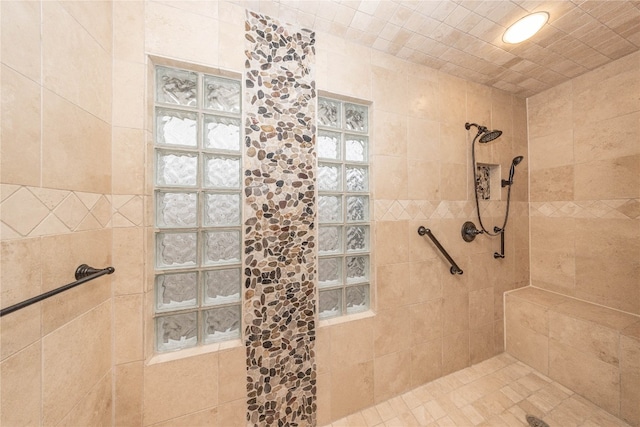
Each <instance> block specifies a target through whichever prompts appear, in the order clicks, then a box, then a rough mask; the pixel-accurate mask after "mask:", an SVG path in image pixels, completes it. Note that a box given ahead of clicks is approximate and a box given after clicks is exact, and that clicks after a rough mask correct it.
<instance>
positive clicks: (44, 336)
mask: <svg viewBox="0 0 640 427" xmlns="http://www.w3.org/2000/svg"><path fill="white" fill-rule="evenodd" d="M0 9H1V11H0V12H1V18H0V19H1V22H0V27H1V32H2V34H1V36H2V43H1V44H0V45H1V46H2V47H1V58H2V60H1V62H2V64H1V67H2V70H1V77H0V85H1V91H2V106H1V113H2V118H1V125H2V156H1V164H0V184H1V187H0V194H1V198H0V202H1V206H0V209H2V217H1V221H2V224H1V226H2V228H1V230H0V233H1V236H0V238H1V239H0V240H1V241H0V245H1V247H2V256H1V266H0V269H1V271H2V282H1V287H0V298H1V301H2V307H3V308H4V307H7V306H10V305H13V304H15V303H18V302H20V301H22V300H24V299H27V298H30V297H33V296H36V295H38V294H40V293H42V292H45V291H49V290H51V289H53V288H56V287H58V286H62V285H64V284H66V283H69V282H72V281H73V280H74V271H75V269H76V267H78V265H80V264H83V263H87V264H89V265H92V266H94V267H106V266H108V265H110V264H111V262H112V258H111V245H112V201H113V199H112V197H111V120H112V118H111V111H112V98H111V79H112V67H111V55H112V46H111V35H112V31H111V4H110V3H109V2H56V1H52V2H17V1H16V2H13V1H9V2H2V4H1V5H0ZM123 206H124V205H121V207H123ZM127 213H128V211H127ZM129 214H130V213H129ZM111 311H112V299H111V276H106V277H101V278H99V279H97V280H95V281H93V282H91V283H88V284H85V285H82V286H80V287H77V288H74V289H72V290H69V291H67V292H65V293H63V294H61V295H58V296H55V297H53V298H50V299H48V300H46V301H43V302H40V303H37V304H35V305H32V306H29V307H27V308H25V309H23V310H20V311H18V312H14V313H12V314H9V315H7V316H5V317H3V318H2V320H1V321H0V341H1V342H0V348H1V352H0V360H1V361H0V375H1V378H0V384H1V385H0V387H1V390H0V395H1V398H0V424H2V425H11V426H14V425H15V426H18V425H58V424H60V425H106V424H111V423H112V409H113V399H112V391H111V389H112V365H113V361H112V356H111V351H112V339H111V335H112V331H113V330H112V315H111Z"/></svg>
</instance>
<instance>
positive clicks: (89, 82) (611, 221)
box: [0, 1, 640, 426]
mask: <svg viewBox="0 0 640 427" xmlns="http://www.w3.org/2000/svg"><path fill="white" fill-rule="evenodd" d="M1 7H2V15H1V18H0V19H2V28H3V35H2V36H3V41H4V38H5V37H10V38H12V39H15V40H18V38H19V39H20V43H3V44H2V77H1V78H2V90H3V105H2V129H3V153H2V199H1V200H2V227H3V228H2V301H3V302H2V304H3V306H5V305H9V304H11V303H13V302H17V301H18V300H21V299H23V298H25V297H28V296H30V295H32V294H37V293H40V292H41V291H46V290H48V289H50V288H51V287H54V286H56V285H58V284H61V283H65V282H67V281H68V280H67V278H68V274H69V272H70V271H72V270H73V269H74V268H75V264H76V260H77V259H78V258H82V262H87V263H89V264H92V265H107V264H109V265H114V266H115V267H116V274H114V275H113V277H109V279H107V280H105V281H103V282H100V283H98V284H96V286H92V287H87V288H79V289H77V290H74V291H73V293H70V294H69V297H68V298H65V299H64V300H61V301H58V300H56V301H50V302H45V303H41V304H39V305H37V306H34V307H33V308H31V309H29V310H28V311H24V312H22V313H19V314H17V316H16V317H12V318H9V317H7V318H3V319H2V323H1V327H2V333H1V340H2V343H1V344H2V346H1V347H2V350H1V357H2V362H1V374H2V401H1V405H2V407H1V408H0V409H1V410H0V413H1V414H2V415H1V417H2V418H1V419H0V423H1V424H3V425H5V424H6V425H21V424H29V423H31V424H46V425H48V424H59V423H65V424H75V425H94V424H112V423H113V424H116V425H225V426H226V425H246V416H247V388H246V387H247V372H248V371H247V357H248V356H251V355H248V354H247V352H246V350H245V343H244V342H242V341H231V342H226V343H216V344H212V345H211V346H208V347H199V348H194V349H188V350H183V351H182V352H179V353H174V354H162V355H154V342H153V336H154V333H153V325H152V324H151V322H150V318H151V317H150V316H151V313H152V312H153V308H152V306H153V301H154V298H153V294H154V291H153V280H152V278H153V275H154V269H153V265H154V264H153V253H152V251H150V250H149V249H148V248H150V247H152V246H153V243H152V242H153V239H154V237H153V236H154V223H153V214H152V208H151V207H152V206H153V189H152V182H153V180H152V178H151V177H152V176H153V174H152V171H151V170H150V169H149V168H150V167H151V165H152V163H153V162H152V161H151V160H150V159H153V144H152V128H153V125H152V123H153V120H152V102H150V101H146V99H147V94H148V93H150V88H151V85H152V82H153V73H154V71H153V66H154V64H157V63H161V64H164V65H167V66H178V67H180V66H182V67H184V66H193V67H195V68H196V71H203V72H207V73H212V74H222V75H229V74H232V75H233V76H235V77H239V76H242V75H244V73H245V71H246V68H245V61H246V60H247V59H248V58H247V57H246V56H245V53H244V49H245V43H246V42H247V40H246V38H245V35H246V29H245V22H246V20H247V16H246V15H245V10H244V9H243V8H241V7H239V6H237V5H235V4H233V3H227V2H212V3H206V2H203V3H197V4H194V3H188V2H186V3H161V2H154V1H149V2H113V3H108V2H95V3H67V2H42V3H38V2H16V3H14V2H2V5H1ZM17 28H19V29H20V31H17ZM292 28H293V29H292V31H299V28H298V29H296V28H297V27H296V26H295V25H294V26H293V27H292ZM304 34H308V33H304ZM239 47H240V48H239ZM24 52H30V53H31V54H30V55H28V56H25V55H24ZM79 57H82V58H85V59H86V58H90V59H87V60H85V61H82V63H79V60H78V58H79ZM25 58H27V59H25ZM314 58H315V61H314V63H313V64H311V65H310V68H311V69H312V70H313V73H315V87H316V90H317V91H319V93H320V95H323V94H327V95H334V96H340V97H344V98H345V99H346V100H351V101H366V102H371V118H372V120H371V127H372V132H371V140H372V152H371V165H372V166H371V170H372V183H371V185H372V187H373V188H372V214H373V222H372V229H373V231H372V234H371V235H372V247H373V248H374V251H373V253H372V255H371V256H372V260H371V265H372V276H373V277H372V282H371V283H372V288H371V293H372V308H373V309H374V311H375V315H373V314H371V313H365V314H359V315H355V318H352V319H351V320H350V321H340V320H336V319H334V320H328V321H324V322H321V323H320V324H319V325H315V340H312V339H311V337H312V336H313V335H312V334H310V333H308V332H307V337H309V340H308V341H304V342H303V345H302V347H301V351H304V352H305V354H308V355H309V356H311V355H313V356H314V357H313V359H309V360H308V361H305V362H304V363H305V366H308V367H309V369H311V370H310V371H309V376H308V377H306V376H303V378H302V379H301V382H300V386H302V387H303V388H305V387H306V386H307V385H309V386H311V387H310V388H308V389H307V390H304V393H303V394H304V396H305V397H307V396H308V397H309V398H310V400H309V402H311V404H312V405H313V403H314V399H315V404H316V411H315V413H314V414H313V416H315V417H316V419H315V421H316V422H317V424H318V425H323V424H326V423H329V422H331V421H333V420H338V419H341V418H343V417H345V416H347V415H349V414H351V413H354V412H357V411H360V410H363V409H365V408H367V407H370V406H372V405H374V404H377V403H380V402H383V401H386V400H387V399H390V398H393V397H394V396H397V395H399V394H402V393H405V392H407V391H408V390H410V389H413V388H416V387H418V386H421V385H423V384H424V383H426V382H428V381H430V380H434V379H437V378H439V377H442V376H446V375H448V374H451V373H453V372H456V371H458V370H460V369H464V368H466V367H468V366H470V365H472V364H477V363H479V362H482V361H484V360H487V359H489V358H491V357H492V356H495V355H497V354H500V353H502V352H503V351H504V346H503V342H504V340H503V338H504V324H503V320H502V319H503V297H502V295H503V293H504V292H505V291H508V290H512V289H515V288H518V287H522V286H526V285H528V284H529V283H530V280H531V283H532V284H533V285H534V286H539V287H542V288H545V289H549V290H552V291H555V292H560V293H564V294H566V295H569V296H575V297H578V298H581V299H585V300H588V301H591V302H595V303H598V304H602V305H606V306H609V307H612V308H616V309H621V310H624V311H627V312H630V313H632V314H635V315H638V314H640V308H639V307H640V296H639V294H638V292H639V291H638V287H637V278H638V274H639V273H638V259H639V257H638V250H639V249H638V243H637V242H638V241H639V240H640V239H638V237H640V236H639V235H638V233H640V228H639V227H638V218H639V217H640V212H639V211H638V206H639V201H638V199H639V198H640V194H639V193H638V191H639V188H640V183H639V182H638V179H640V178H638V176H640V173H639V170H638V167H639V158H640V149H639V147H638V140H639V133H640V131H639V130H638V114H640V113H639V112H640V106H639V105H638V103H639V102H640V100H639V99H640V97H638V96H637V94H638V91H640V71H638V70H640V66H638V65H639V61H640V55H638V54H633V55H630V56H628V57H625V58H623V59H621V60H619V61H617V62H616V63H613V64H610V65H608V66H606V67H603V68H602V69H600V70H596V71H594V72H592V73H588V74H586V75H584V76H581V77H580V78H577V79H574V80H572V81H571V82H569V84H565V85H561V86H560V87H557V88H554V89H552V90H550V91H547V92H545V93H542V94H539V95H537V96H535V97H533V98H531V99H529V100H524V99H520V98H517V97H515V96H513V95H510V94H508V93H505V92H502V91H500V90H497V89H495V88H489V87H486V86H482V85H478V84H475V83H471V82H468V81H464V80H462V79H459V78H456V77H453V76H450V75H447V74H445V73H443V72H439V71H435V70H432V69H430V68H427V67H423V66H419V65H415V64H409V63H407V62H404V61H401V60H398V59H396V58H392V57H390V56H388V55H386V54H382V53H380V52H377V51H374V50H372V49H368V48H365V47H362V46H360V45H355V44H352V43H350V42H347V41H345V40H344V39H342V38H339V37H337V36H335V35H331V34H327V33H318V34H317V35H316V40H315V56H314ZM62 75H64V76H68V77H69V78H66V79H60V77H59V76H62ZM69 81H71V82H73V84H72V85H69V84H67V83H68V82H69ZM96 83H99V84H96ZM5 93H6V94H14V95H17V94H20V96H7V97H6V98H5V96H4V94H5ZM610 94H614V95H615V96H606V95H610ZM9 99H12V100H13V101H8V100H9ZM309 117H312V116H309ZM470 120H472V121H475V122H481V123H486V124H490V125H491V126H490V127H491V128H498V129H501V130H503V132H504V135H503V136H502V137H501V140H500V142H499V143H498V142H496V143H495V145H492V146H491V147H481V148H479V151H478V161H479V162H480V163H484V164H491V165H493V164H501V165H505V166H506V165H508V164H509V163H510V162H511V159H512V158H513V157H514V156H516V155H520V154H522V153H529V155H526V156H525V160H524V161H523V163H522V164H521V165H520V166H519V169H518V174H519V175H518V176H519V177H524V176H527V175H528V174H529V175H530V186H531V188H530V189H529V188H528V186H527V182H526V180H525V179H521V180H519V181H518V182H517V183H516V184H515V185H514V187H513V194H512V211H511V212H512V213H511V215H510V227H511V234H510V235H508V236H507V244H506V248H507V253H506V258H505V259H504V260H500V261H496V260H494V259H493V257H492V254H493V252H495V250H496V248H497V246H496V245H497V244H498V243H497V242H496V241H494V240H490V239H476V241H475V242H473V243H471V244H470V243H466V242H464V241H462V239H461V238H460V226H461V224H462V223H463V222H464V221H466V220H468V219H470V218H473V215H474V208H475V207H474V204H473V193H472V191H473V186H472V184H471V182H470V180H471V178H470V173H469V171H470V168H469V166H468V153H469V148H470V147H469V144H470V139H469V136H468V135H467V132H466V131H465V130H464V128H463V125H464V123H465V122H467V121H470ZM68 123H74V126H68V125H67V126H65V125H63V124H68ZM265 125H267V124H266V123H265ZM593 136H596V138H594V137H593ZM63 141H64V142H63ZM596 141H602V142H603V144H597V143H595V142H596ZM483 148H486V149H485V150H484V151H482V150H483ZM96 158H98V159H101V160H100V161H99V162H96V161H95V159H96ZM34 159H38V161H34ZM71 161H73V162H74V163H73V164H74V166H75V167H74V168H72V169H71V170H70V168H69V167H68V166H69V164H70V162H71ZM611 171H615V172H614V173H610V172H611ZM596 184H597V185H596ZM492 192H493V189H492ZM504 197H505V195H504V194H502V197H501V199H502V200H504ZM482 203H483V204H481V209H483V218H487V222H488V223H490V224H491V223H497V222H498V221H499V219H500V218H501V215H502V212H503V202H502V201H500V200H488V201H486V202H482ZM79 212H81V213H79ZM420 225H425V226H428V227H429V228H431V229H432V230H433V231H434V233H435V234H436V235H437V236H438V238H439V239H440V241H441V242H442V244H443V245H444V246H445V247H446V248H447V250H448V251H449V252H450V253H451V254H452V255H453V256H454V258H455V259H456V261H457V262H458V263H459V264H460V265H461V267H462V269H463V270H464V271H465V274H464V275H462V276H452V275H450V274H449V272H448V266H447V265H446V264H445V263H444V262H443V260H442V259H441V258H440V256H439V254H438V253H437V252H436V251H435V250H434V248H433V247H432V246H431V244H430V242H429V241H427V240H425V239H424V238H422V237H420V236H418V235H417V233H416V230H417V228H418V226H420ZM594 229H597V230H602V231H601V232H600V233H597V234H596V233H591V232H588V231H589V230H594ZM597 238H601V239H605V240H604V241H605V242H606V243H607V245H608V247H610V248H614V249H613V252H612V253H610V254H607V253H604V250H602V249H599V248H602V247H603V246H600V245H598V244H597V242H596V241H594V240H593V239H597ZM602 256H605V258H606V259H605V260H604V261H603V260H601V259H600V257H602ZM634 256H635V258H634ZM614 258H615V259H614ZM307 262H308V261H307ZM595 266H604V267H603V268H601V269H600V270H599V269H597V268H596V267H595ZM633 278H635V280H636V281H635V282H633V281H632V280H633ZM25 283H26V285H24V284H25ZM605 284H606V285H607V286H605ZM23 286H26V288H24V287H23ZM308 286H310V289H311V288H312V287H313V284H312V283H310V284H309V285H308ZM310 330H311V328H310ZM70 360H72V361H73V362H74V363H72V364H69V363H68V361H70ZM306 364H308V365H306ZM314 364H315V368H314V367H312V365H314ZM26 372H30V373H32V374H31V375H29V376H25V373H26ZM249 372H250V374H249V376H250V377H251V378H252V382H253V380H257V379H258V378H259V376H260V375H261V374H257V373H255V372H252V371H249ZM254 374H255V375H254ZM313 381H315V390H314V391H312V388H313ZM60 390H64V393H61V392H60ZM8 391H10V392H8ZM314 394H315V396H314V397H312V396H313V395H314ZM273 399H274V401H281V400H282V399H283V397H282V396H281V395H280V394H277V393H276V394H275V395H274V396H273ZM18 402H20V403H19V404H18ZM167 402H171V404H167ZM265 404H266V403H265ZM15 408H20V410H19V411H18V410H16V409H15ZM293 408H299V409H300V411H299V412H298V413H300V414H301V413H303V412H305V409H302V406H299V407H296V406H295V405H294V406H293ZM273 409H274V410H277V409H285V408H279V407H277V408H273ZM295 410H296V411H297V409H295ZM112 414H113V415H112ZM287 416H290V415H289V414H283V415H282V417H287ZM112 417H113V418H112ZM629 421H632V422H635V423H636V424H637V423H638V421H637V420H629Z"/></svg>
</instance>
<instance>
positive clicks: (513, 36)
mask: <svg viewBox="0 0 640 427" xmlns="http://www.w3.org/2000/svg"><path fill="white" fill-rule="evenodd" d="M548 20H549V14H548V13H547V12H536V13H532V14H530V15H527V16H525V17H524V18H522V19H520V20H519V21H517V22H516V23H515V24H513V25H512V26H510V27H509V28H507V31H505V32H504V34H503V35H502V41H503V42H505V43H511V44H515V43H520V42H523V41H525V40H527V39H528V38H529V37H531V36H533V35H534V34H535V33H537V32H538V31H540V29H541V28H542V26H543V25H544V24H546V23H547V21H548Z"/></svg>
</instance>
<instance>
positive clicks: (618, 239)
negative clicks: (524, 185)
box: [528, 53, 640, 314]
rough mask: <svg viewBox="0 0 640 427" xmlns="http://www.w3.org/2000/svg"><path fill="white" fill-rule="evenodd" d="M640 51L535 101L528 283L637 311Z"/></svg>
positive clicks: (532, 101) (531, 124) (532, 110)
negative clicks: (529, 274) (529, 281)
mask: <svg viewBox="0 0 640 427" xmlns="http://www.w3.org/2000/svg"><path fill="white" fill-rule="evenodd" d="M639 94H640V54H638V53H635V54H631V55H628V56H626V57H624V58H622V59H619V60H617V61H615V62H613V63H611V64H608V65H606V66H603V67H601V68H599V69H597V70H595V71H592V72H590V73H587V74H584V75H582V76H580V77H578V78H575V79H573V80H571V81H569V82H567V83H564V84H562V85H560V86H557V87H555V88H553V89H550V90H548V91H546V92H543V93H541V94H538V95H536V96H533V97H531V98H529V100H528V122H529V139H530V144H529V152H530V156H531V163H530V169H531V213H530V217H531V282H532V284H533V285H535V286H538V287H541V288H545V289H549V290H553V291H557V292H560V293H563V294H566V295H570V296H575V297H577V298H581V299H584V300H587V301H592V302H595V303H598V304H602V305H606V306H609V307H613V308H617V309H620V310H625V311H628V312H631V313H636V314H639V313H640V288H639V287H638V281H639V280H640V279H639V278H640V95H639Z"/></svg>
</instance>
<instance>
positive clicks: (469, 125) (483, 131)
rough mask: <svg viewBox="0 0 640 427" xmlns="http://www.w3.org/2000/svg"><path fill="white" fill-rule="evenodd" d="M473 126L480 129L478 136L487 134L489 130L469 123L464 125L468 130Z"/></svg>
mask: <svg viewBox="0 0 640 427" xmlns="http://www.w3.org/2000/svg"><path fill="white" fill-rule="evenodd" d="M471 126H475V127H476V128H478V135H480V134H481V133H485V132H486V131H488V130H489V129H487V127H486V126H481V125H479V124H476V123H468V122H467V123H465V124H464V128H465V129H466V130H469V129H471Z"/></svg>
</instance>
